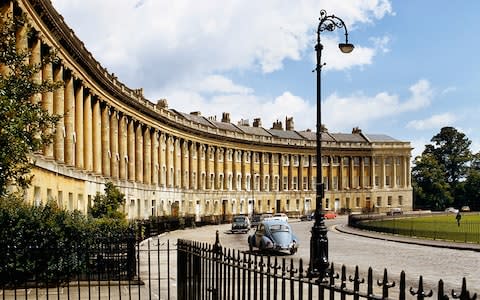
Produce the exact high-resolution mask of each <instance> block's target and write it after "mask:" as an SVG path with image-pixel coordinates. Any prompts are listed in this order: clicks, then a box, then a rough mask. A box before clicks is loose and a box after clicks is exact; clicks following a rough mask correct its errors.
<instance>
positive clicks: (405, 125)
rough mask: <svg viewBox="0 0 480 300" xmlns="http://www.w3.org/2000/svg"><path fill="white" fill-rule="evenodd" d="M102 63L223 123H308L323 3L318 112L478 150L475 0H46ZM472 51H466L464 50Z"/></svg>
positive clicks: (174, 105) (374, 130) (345, 123)
mask: <svg viewBox="0 0 480 300" xmlns="http://www.w3.org/2000/svg"><path fill="white" fill-rule="evenodd" d="M52 3H53V5H54V7H55V8H56V9H57V10H58V11H59V13H60V14H61V15H62V16H63V17H64V19H65V22H66V23H67V25H68V26H69V27H70V28H72V29H73V31H74V32H75V34H76V35H77V37H79V38H80V39H81V40H82V41H83V42H84V44H85V46H86V48H87V49H88V50H89V51H90V52H91V53H92V54H93V56H94V57H95V59H96V60H97V61H98V62H100V64H101V65H102V66H104V67H105V68H107V69H108V71H109V72H111V73H114V74H115V75H116V76H117V77H118V79H119V81H121V82H123V83H124V84H126V85H127V86H128V87H129V88H132V89H137V88H143V90H144V95H145V97H146V98H147V99H148V100H150V101H151V102H153V103H156V102H157V101H158V100H159V99H167V100H168V105H169V108H171V109H176V110H178V111H181V112H185V113H189V112H193V111H200V112H201V113H202V115H203V116H206V117H209V116H216V118H217V120H220V119H221V115H222V112H229V113H230V116H231V122H232V123H237V122H238V121H240V120H241V119H248V120H249V121H250V124H252V121H253V119H254V118H261V120H262V126H263V127H265V128H271V126H272V123H273V122H274V121H276V120H280V121H282V122H283V124H285V118H286V117H293V119H294V122H295V130H305V129H312V130H315V128H316V97H317V96H316V74H315V72H313V70H314V69H315V65H316V56H315V50H314V47H315V44H316V41H317V28H318V23H319V17H320V10H321V9H324V10H325V11H326V12H327V14H328V15H335V16H337V17H340V18H341V19H342V20H343V21H344V22H345V24H346V27H347V29H348V34H349V42H351V43H353V44H354V46H355V49H354V51H353V52H352V53H350V54H343V53H341V52H340V51H339V49H338V43H343V42H344V41H345V36H344V33H345V32H344V30H343V28H337V29H336V30H334V31H333V32H329V31H323V32H321V34H320V38H321V43H322V44H323V45H324V50H323V51H322V62H323V63H325V64H326V65H325V66H324V67H323V68H322V72H321V76H322V80H321V90H322V104H321V109H322V123H323V124H325V126H326V127H327V128H328V130H329V132H332V133H338V132H342V133H349V132H351V131H352V128H354V127H359V128H360V129H362V131H363V132H364V133H367V134H386V135H389V136H391V137H393V138H396V139H398V140H401V141H409V142H411V145H412V147H413V148H414V150H413V152H412V156H413V157H415V156H416V155H419V154H421V152H422V151H423V150H424V147H425V145H426V144H428V143H430V140H431V138H432V137H433V136H434V135H436V134H437V133H439V132H440V129H441V128H442V127H444V126H453V127H455V128H456V129H457V130H459V131H461V132H463V133H464V134H465V135H466V136H467V137H468V138H469V139H470V140H471V141H472V146H471V150H472V151H474V152H478V151H479V150H480V131H479V130H478V128H479V127H480V126H478V116H479V113H480V101H479V100H480V99H479V95H480V84H479V83H480V59H479V57H478V55H477V53H476V49H477V47H476V46H478V45H479V44H480V40H479V39H478V35H479V33H480V21H479V19H478V18H477V14H478V11H480V1H476V0H461V1H451V0H423V1H417V0H392V1H388V0H348V1H347V0H345V1H329V0H317V1H313V0H296V1H287V0H262V1H258V0H205V1H194V0H175V1H167V0H102V1H98V0H52ZM470 50H472V51H470Z"/></svg>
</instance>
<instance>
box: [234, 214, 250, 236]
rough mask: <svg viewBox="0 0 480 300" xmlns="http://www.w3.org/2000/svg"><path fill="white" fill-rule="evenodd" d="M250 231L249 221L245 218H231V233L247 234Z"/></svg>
mask: <svg viewBox="0 0 480 300" xmlns="http://www.w3.org/2000/svg"><path fill="white" fill-rule="evenodd" d="M249 230H250V220H249V219H248V217H247V216H236V217H233V223H232V232H233V233H236V232H243V233H247V232H248V231H249Z"/></svg>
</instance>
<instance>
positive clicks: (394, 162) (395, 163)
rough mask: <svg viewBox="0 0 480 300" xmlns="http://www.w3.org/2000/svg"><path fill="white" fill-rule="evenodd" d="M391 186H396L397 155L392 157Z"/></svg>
mask: <svg viewBox="0 0 480 300" xmlns="http://www.w3.org/2000/svg"><path fill="white" fill-rule="evenodd" d="M391 187H392V188H394V189H395V188H397V157H396V156H393V157H392V184H391Z"/></svg>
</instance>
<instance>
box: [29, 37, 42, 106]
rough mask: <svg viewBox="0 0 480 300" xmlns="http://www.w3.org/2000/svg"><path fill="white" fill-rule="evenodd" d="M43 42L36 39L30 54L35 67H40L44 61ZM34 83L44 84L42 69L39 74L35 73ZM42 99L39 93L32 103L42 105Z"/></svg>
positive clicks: (31, 62)
mask: <svg viewBox="0 0 480 300" xmlns="http://www.w3.org/2000/svg"><path fill="white" fill-rule="evenodd" d="M41 49H42V42H41V41H40V39H39V38H38V37H35V38H34V41H33V44H32V49H31V50H30V51H31V54H30V65H31V66H35V65H37V66H38V65H40V63H41V61H42V53H41ZM32 81H33V82H34V83H36V84H41V83H42V70H41V69H40V70H39V71H38V72H36V73H34V74H33V75H32ZM41 99H42V95H41V94H40V93H37V94H35V95H33V96H32V98H31V102H32V103H33V104H37V103H40V100H41Z"/></svg>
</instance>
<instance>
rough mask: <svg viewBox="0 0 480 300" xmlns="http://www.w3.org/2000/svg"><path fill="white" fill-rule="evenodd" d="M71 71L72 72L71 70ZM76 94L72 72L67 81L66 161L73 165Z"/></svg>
mask: <svg viewBox="0 0 480 300" xmlns="http://www.w3.org/2000/svg"><path fill="white" fill-rule="evenodd" d="M70 73H71V72H70ZM74 100H75V95H74V90H73V76H72V75H71V74H70V75H69V76H68V77H67V79H66V82H65V103H64V105H65V117H64V119H65V163H66V164H67V165H68V166H73V165H74V162H75V157H74V155H75V152H74V142H73V135H74V134H75V131H74V124H75V101H74Z"/></svg>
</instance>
